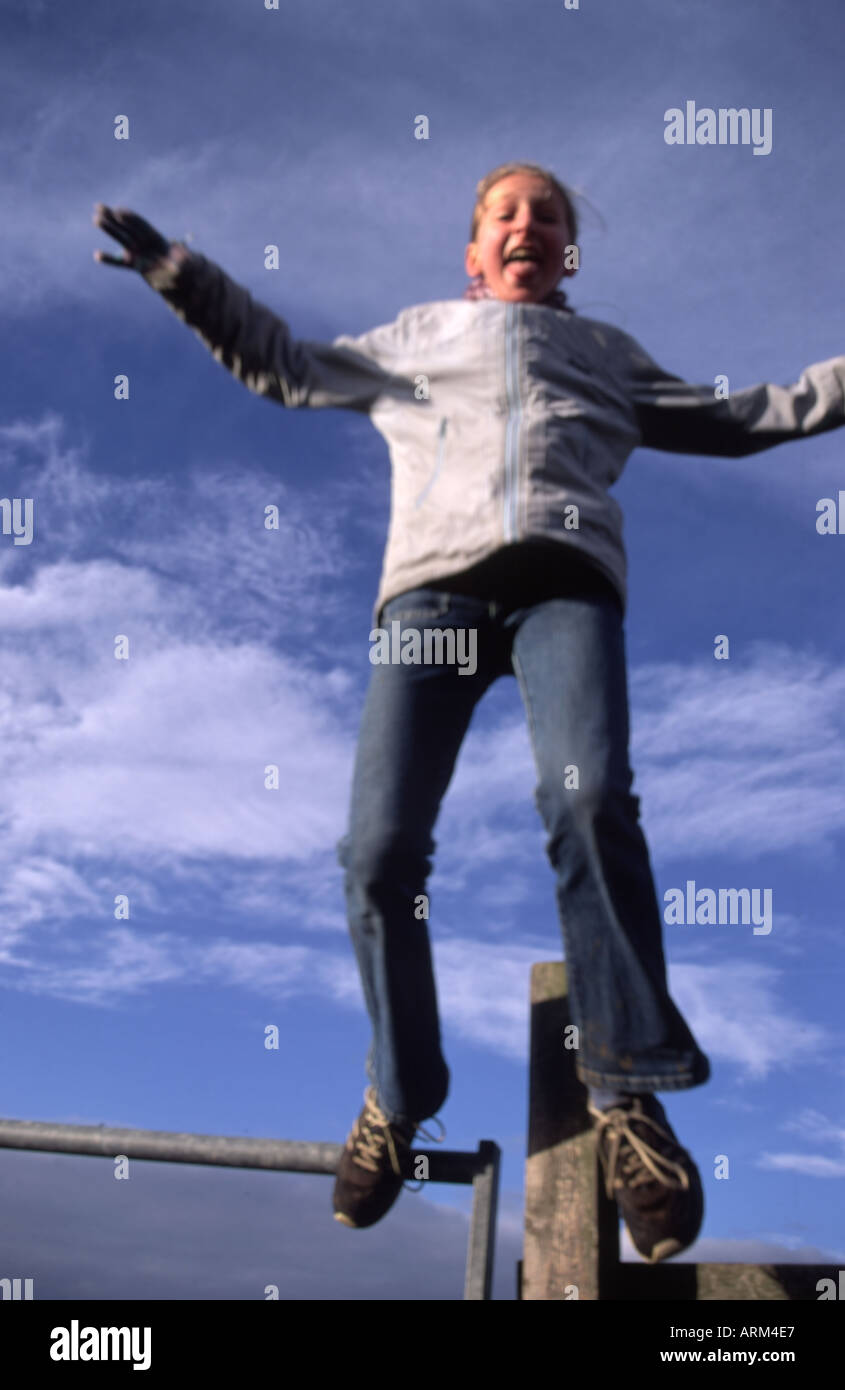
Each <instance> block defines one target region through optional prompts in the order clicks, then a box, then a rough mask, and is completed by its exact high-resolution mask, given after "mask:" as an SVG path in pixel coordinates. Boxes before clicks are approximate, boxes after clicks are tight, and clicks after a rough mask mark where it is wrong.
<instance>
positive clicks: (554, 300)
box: [464, 275, 575, 314]
mask: <svg viewBox="0 0 845 1390" xmlns="http://www.w3.org/2000/svg"><path fill="white" fill-rule="evenodd" d="M495 298H496V296H495V295H494V294H493V291H492V290H491V289H490V286H489V285H488V284H487V282H486V281H485V279H484V276H483V275H475V276H474V277H473V278H472V279H471V280H470V282H469V284H468V285H467V287H466V289H465V290H464V299H495ZM540 303H541V304H548V306H549V308H551V309H565V310H566V311H567V313H569V314H574V313H575V310H574V309H573V308H572V305H571V304H570V303H569V302H568V301H567V298H566V295H565V294H564V292H563V290H552V292H551V294H548V295H546V298H545V299H543V300H541V301H540Z"/></svg>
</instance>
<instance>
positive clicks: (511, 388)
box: [504, 304, 522, 541]
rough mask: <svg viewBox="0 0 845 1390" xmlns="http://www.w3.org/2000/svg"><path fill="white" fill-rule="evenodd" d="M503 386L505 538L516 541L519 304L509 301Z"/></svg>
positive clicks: (519, 406) (506, 320)
mask: <svg viewBox="0 0 845 1390" xmlns="http://www.w3.org/2000/svg"><path fill="white" fill-rule="evenodd" d="M505 387H506V390H507V401H508V423H507V427H506V429H505V497H504V532H505V540H506V541H513V540H516V534H517V515H516V507H517V492H518V487H517V485H518V478H519V417H520V415H521V413H522V404H521V401H520V399H519V305H518V304H508V306H507V311H506V319H505Z"/></svg>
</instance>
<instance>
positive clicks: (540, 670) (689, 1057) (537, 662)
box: [337, 589, 710, 1121]
mask: <svg viewBox="0 0 845 1390" xmlns="http://www.w3.org/2000/svg"><path fill="white" fill-rule="evenodd" d="M397 620H398V622H399V623H400V625H401V626H400V628H399V629H397V635H399V634H400V633H403V632H404V631H405V630H406V629H407V628H417V629H418V630H424V629H425V628H426V627H430V628H441V629H460V628H468V629H475V632H476V643H477V667H476V669H475V671H474V673H473V674H468V673H466V672H463V671H462V668H461V665H460V664H457V663H454V664H451V665H446V664H441V665H438V664H435V663H434V661H433V660H431V659H430V660H429V663H428V664H422V663H421V664H408V665H401V664H393V663H390V664H382V665H375V666H374V667H373V671H372V676H371V678H370V684H369V688H368V691H367V696H366V700H365V703H364V712H363V718H362V722H361V730H360V736H359V741H358V748H357V755H356V761H355V770H354V774H353V784H352V797H351V809H350V817H349V827H348V832H347V834H346V835H345V836H344V837H343V838H342V839H341V840H340V841H339V843H338V845H337V854H338V859H339V861H340V864H341V865H342V867H343V868H344V870H345V877H344V890H345V895H346V904H347V913H348V920H349V928H350V932H351V936H352V941H353V944H354V947H355V953H356V957H357V961H358V967H359V970H360V973H361V980H362V983H363V988H364V996H365V1000H366V1005H367V1010H368V1012H369V1015H370V1019H371V1022H372V1028H373V1037H372V1044H371V1047H370V1050H369V1053H368V1056H367V1063H366V1072H367V1075H368V1077H369V1079H370V1081H371V1082H372V1084H373V1085H374V1086H375V1088H376V1094H377V1096H378V1099H379V1104H380V1105H381V1108H382V1110H383V1111H384V1112H385V1114H386V1115H387V1116H388V1118H389V1119H390V1120H392V1121H395V1120H400V1119H408V1120H415V1121H421V1120H425V1119H426V1118H428V1117H429V1116H430V1115H434V1114H436V1113H437V1111H438V1110H439V1109H440V1107H441V1106H442V1104H443V1102H444V1100H445V1099H446V1096H447V1094H448V1089H449V1069H448V1067H447V1065H446V1063H445V1061H444V1059H443V1055H442V1051H441V1044H440V1024H439V1018H438V1009H437V996H436V987H435V982H434V974H433V970H432V961H431V952H430V946H429V938H428V930H427V924H426V921H425V919H424V918H423V917H421V916H420V915H419V909H418V910H417V912H416V913H415V902H416V900H417V898H418V897H419V895H420V894H423V893H424V892H425V885H426V880H427V877H428V874H429V872H430V870H431V866H432V858H431V856H432V854H433V852H434V849H435V841H434V839H433V837H432V830H433V828H434V825H435V822H436V819H437V815H438V812H439V809H440V804H441V801H442V799H443V796H444V794H445V792H446V789H447V787H448V785H449V782H450V780H451V777H452V773H453V770H454V766H455V762H456V759H457V755H458V751H459V749H460V746H461V742H462V740H463V738H464V735H465V734H466V731H467V729H468V727H469V723H470V720H471V718H472V714H473V711H474V709H475V706H476V704H477V703H478V701H479V700H480V699H481V697H482V695H483V694H484V692H485V691H486V690H487V689H488V688H489V687H490V686H491V685H492V684H493V682H494V681H495V680H497V679H498V677H499V676H502V675H514V674H515V675H516V678H517V681H518V682H519V688H520V692H521V694H522V699H523V702H524V705H525V709H526V713H527V717H528V727H529V731H530V736H531V743H532V747H533V751H534V759H535V763H536V766H537V772H538V784H537V789H536V793H535V800H536V803H537V807H538V810H539V812H540V814H541V816H542V818H543V821H544V823H545V826H546V830H547V831H548V839H547V842H546V850H547V854H548V857H549V859H550V861H551V864H552V867H553V869H554V871H555V874H556V877H557V885H556V892H557V903H558V910H559V914H560V921H561V926H562V933H563V944H564V949H565V955H566V962H567V973H568V981H569V1005H570V1014H571V1018H572V1021H573V1023H575V1024H576V1025H577V1026H578V1029H579V1039H578V1041H579V1048H578V1050H577V1053H576V1071H577V1074H578V1076H579V1078H580V1079H581V1080H582V1081H583V1082H584V1083H585V1084H587V1085H589V1086H594V1087H601V1088H607V1089H611V1088H612V1089H624V1090H626V1091H636V1092H641V1091H655V1090H666V1091H673V1090H683V1089H686V1088H688V1087H691V1086H699V1085H701V1084H702V1083H703V1082H705V1081H707V1079H708V1078H709V1075H710V1065H709V1062H708V1059H707V1057H706V1056H705V1055H704V1053H703V1052H701V1051H700V1049H699V1047H698V1045H697V1044H696V1042H695V1039H694V1038H693V1036H692V1034H691V1032H690V1030H689V1028H688V1027H687V1025H686V1023H685V1022H684V1019H683V1018H682V1016H681V1014H680V1013H679V1011H678V1009H677V1008H676V1006H675V1005H674V1003H673V1002H672V1000H671V999H670V997H669V993H668V989H667V984H666V964H665V959H664V954H663V944H662V919H661V914H660V909H659V907H658V903H657V896H656V892H655V887H654V880H653V877H652V870H651V864H650V861H649V853H648V848H647V846H646V842H645V838H644V836H643V832H642V830H641V828H640V825H639V804H640V803H639V798H638V797H636V796H632V795H631V791H630V788H631V784H632V782H633V772H632V771H631V768H630V766H629V760H628V740H629V722H628V691H627V673H626V666H625V635H624V627H623V623H624V619H623V616H622V611H621V608H620V606H619V605H618V604H617V603H616V602H614V601H613V599H611V598H607V597H604V596H603V595H591V596H583V597H577V598H555V599H550V600H547V601H545V602H542V603H537V604H533V605H532V606H530V607H523V608H516V609H514V608H511V607H509V606H508V605H507V604H506V603H503V602H498V601H495V602H493V601H488V600H487V599H483V598H476V597H471V596H469V595H463V594H451V593H447V592H443V591H441V590H438V589H414V590H412V591H409V592H408V593H405V594H401V595H399V596H398V597H396V598H394V599H391V600H390V601H389V602H388V603H387V604H385V606H384V609H383V613H382V618H381V622H382V625H383V627H384V628H385V629H386V630H388V631H390V625H391V623H392V622H394V621H397ZM457 636H458V633H457V632H456V633H455V637H456V638H457ZM463 640H464V641H465V642H466V644H467V645H466V646H464V647H463V648H461V647H460V646H458V647H457V651H458V653H459V654H460V653H461V652H462V651H463V653H464V654H466V652H468V651H469V650H471V648H470V646H469V642H470V637H469V634H465V635H464V639H463ZM429 656H431V653H429ZM459 660H460V657H459ZM464 665H465V666H466V667H467V670H468V669H469V663H468V661H467V660H466V659H464ZM572 764H575V765H576V767H577V769H578V786H577V788H576V787H574V786H572V785H569V786H567V776H566V771H565V770H566V768H567V767H569V766H570V765H572ZM568 780H569V782H570V783H571V782H572V781H573V780H574V779H573V778H572V776H571V773H570V776H569V778H568ZM525 988H526V992H527V990H528V980H527V979H526V982H525ZM561 1046H563V1040H561Z"/></svg>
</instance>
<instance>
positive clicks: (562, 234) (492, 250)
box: [464, 173, 575, 304]
mask: <svg viewBox="0 0 845 1390" xmlns="http://www.w3.org/2000/svg"><path fill="white" fill-rule="evenodd" d="M475 236H476V239H475V241H473V242H470V244H469V245H468V246H467V249H466V257H465V260H464V264H465V267H466V271H467V274H468V275H469V276H475V275H483V276H484V279H485V282H486V283H487V285H488V286H489V287H490V289H491V290H492V292H493V294H494V295H495V296H496V298H497V299H505V300H509V301H511V302H512V303H517V302H522V303H525V304H539V303H540V301H541V300H543V299H545V298H546V296H547V295H549V294H551V292H552V290H553V289H554V288H555V286H556V285H557V283H558V281H559V280H560V279H561V278H562V277H563V276H568V275H574V274H575V270H574V268H573V269H568V270H567V269H565V268H564V264H563V258H564V254H565V251H566V247H567V246H568V245H571V244H572V241H571V234H570V229H569V224H568V221H567V217H566V211H565V209H564V207H563V205H562V203H561V200H560V195H559V194H558V193H557V192H556V191H555V190H554V189H553V188H551V187H550V186H549V185H548V184H547V183H546V181H545V179H541V178H540V177H539V176H538V175H536V174H529V173H524V174H509V175H508V176H507V178H504V179H500V180H499V182H498V183H495V184H494V185H493V187H492V188H490V189H488V192H487V196H486V198H485V200H484V211H483V213H482V215H481V217H480V219H479V223H478V230H477V232H476V234H475ZM518 248H522V250H521V255H522V257H523V259H516V258H514V259H511V258H512V257H513V256H514V252H515V251H517V249H518Z"/></svg>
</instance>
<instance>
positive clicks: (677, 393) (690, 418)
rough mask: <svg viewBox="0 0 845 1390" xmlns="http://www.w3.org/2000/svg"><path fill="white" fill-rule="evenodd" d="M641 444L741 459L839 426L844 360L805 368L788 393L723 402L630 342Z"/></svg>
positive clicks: (747, 394) (755, 392) (781, 389)
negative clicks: (659, 363) (674, 374)
mask: <svg viewBox="0 0 845 1390" xmlns="http://www.w3.org/2000/svg"><path fill="white" fill-rule="evenodd" d="M625 353H626V356H627V358H628V360H629V372H630V377H629V381H630V391H631V396H632V399H633V401H634V405H635V409H636V414H637V420H638V423H639V426H640V430H641V431H642V443H643V444H644V445H645V446H646V448H649V449H668V450H671V451H672V452H673V453H678V454H720V455H724V456H726V457H729V458H741V457H743V456H744V455H746V454H756V453H759V452H760V451H761V450H762V449H771V448H772V447H773V446H774V445H775V444H784V443H786V441H787V440H790V439H803V438H806V437H807V436H809V435H813V434H823V433H824V432H825V431H827V430H835V429H838V428H839V426H840V425H845V357H832V358H830V359H829V360H828V361H827V362H817V363H816V364H815V365H813V366H811V367H807V368H805V370H804V371H803V372H802V373H801V376H800V378H799V380H798V381H797V382H796V383H795V385H793V386H771V385H761V386H748V387H746V388H744V389H743V390H741V391H733V392H731V393H730V394H729V396H728V397H727V398H726V399H723V400H720V399H717V397H716V391H715V385H714V386H706V385H704V386H692V385H690V384H689V383H688V382H686V381H683V380H682V379H681V378H680V377H677V376H673V375H672V374H671V373H670V372H666V371H664V370H663V368H662V367H659V366H658V365H657V363H656V362H654V361H653V360H652V358H650V357H649V356H648V354H647V353H646V352H644V351H643V349H642V348H641V347H640V346H639V344H638V343H635V342H634V340H633V339H628V340H627V345H626V349H625Z"/></svg>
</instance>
